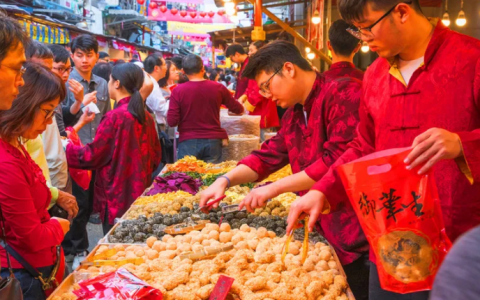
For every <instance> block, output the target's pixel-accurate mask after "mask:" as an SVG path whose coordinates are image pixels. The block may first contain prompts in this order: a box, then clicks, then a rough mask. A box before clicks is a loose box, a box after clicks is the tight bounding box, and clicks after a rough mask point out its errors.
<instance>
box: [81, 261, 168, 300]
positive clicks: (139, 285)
mask: <svg viewBox="0 0 480 300" xmlns="http://www.w3.org/2000/svg"><path fill="white" fill-rule="evenodd" d="M78 285H79V286H80V289H78V290H75V291H73V293H74V294H75V295H76V296H77V297H78V300H90V299H92V300H93V299H96V300H109V299H116V300H162V299H163V295H162V293H161V292H160V291H159V290H158V289H155V288H153V287H152V286H150V285H149V284H147V283H146V282H144V281H143V280H140V279H139V278H138V277H136V276H135V275H133V274H132V273H130V272H129V271H127V270H126V269H123V268H120V269H118V270H117V271H115V272H110V273H106V274H103V275H100V276H97V277H95V278H92V279H88V280H85V281H81V282H79V283H78Z"/></svg>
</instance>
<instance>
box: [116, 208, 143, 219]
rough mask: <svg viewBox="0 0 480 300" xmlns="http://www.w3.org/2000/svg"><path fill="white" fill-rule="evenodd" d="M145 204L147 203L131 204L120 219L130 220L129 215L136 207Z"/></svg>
mask: <svg viewBox="0 0 480 300" xmlns="http://www.w3.org/2000/svg"><path fill="white" fill-rule="evenodd" d="M143 206H145V205H130V208H129V209H128V210H127V211H126V212H125V213H124V214H123V216H122V217H121V218H120V220H122V221H124V220H128V219H127V216H128V214H129V213H130V212H131V211H133V209H134V208H137V207H143Z"/></svg>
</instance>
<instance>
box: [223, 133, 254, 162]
mask: <svg viewBox="0 0 480 300" xmlns="http://www.w3.org/2000/svg"><path fill="white" fill-rule="evenodd" d="M228 140H229V141H228V146H226V147H223V149H222V160H223V161H227V160H236V161H240V160H242V159H243V158H245V157H246V156H248V155H250V153H252V151H254V150H258V148H259V145H260V138H259V137H258V136H254V135H247V134H237V135H230V136H229V137H228Z"/></svg>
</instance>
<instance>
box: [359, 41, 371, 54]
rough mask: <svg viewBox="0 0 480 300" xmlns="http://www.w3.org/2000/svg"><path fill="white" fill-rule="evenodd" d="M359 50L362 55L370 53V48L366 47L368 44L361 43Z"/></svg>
mask: <svg viewBox="0 0 480 300" xmlns="http://www.w3.org/2000/svg"><path fill="white" fill-rule="evenodd" d="M361 50H362V52H363V53H367V52H368V51H370V47H368V44H367V43H366V42H363V44H362V48H361Z"/></svg>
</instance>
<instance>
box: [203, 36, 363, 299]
mask: <svg viewBox="0 0 480 300" xmlns="http://www.w3.org/2000/svg"><path fill="white" fill-rule="evenodd" d="M342 34H344V35H346V36H347V37H348V38H351V37H350V35H349V34H348V33H347V32H346V31H345V28H344V29H343V31H342ZM357 46H358V40H356V41H353V45H351V47H347V48H349V49H350V50H349V51H350V52H352V51H354V49H355V48H356V47H357ZM335 48H336V49H337V50H339V51H338V53H342V52H343V51H341V50H345V49H343V47H340V48H337V47H335ZM346 52H348V51H346ZM343 53H345V52H343ZM350 54H351V53H350ZM333 69H334V70H332V71H331V72H330V71H328V72H325V73H324V74H320V73H318V72H316V71H314V70H313V68H312V66H311V65H310V63H309V62H308V61H307V60H306V59H305V58H304V57H303V56H302V54H301V53H300V50H299V49H298V48H297V47H296V46H295V45H294V44H292V43H290V42H287V41H275V42H272V43H270V44H268V45H266V46H264V47H263V48H261V49H259V50H258V52H257V53H255V54H254V55H252V57H251V58H250V61H249V64H248V65H247V66H246V68H245V70H244V76H245V77H246V78H249V79H252V80H254V81H256V83H257V84H258V86H259V89H260V91H261V93H262V94H263V95H264V96H266V97H269V98H271V99H272V101H274V102H275V103H276V105H278V106H281V107H282V108H288V110H287V112H286V113H285V115H284V116H283V119H282V126H281V128H280V131H279V132H278V133H277V135H276V136H274V137H273V138H271V139H269V140H267V141H265V142H264V143H263V145H262V149H261V150H258V151H253V152H252V153H251V154H250V155H249V156H247V157H246V158H244V159H243V160H241V161H240V162H239V165H238V166H237V167H236V168H235V169H233V170H232V171H231V172H229V173H227V174H225V176H222V177H220V178H219V179H217V180H216V181H215V183H214V184H212V185H211V186H210V187H209V188H208V189H207V190H205V191H204V192H203V193H202V195H201V199H200V205H201V206H203V205H204V204H205V203H206V202H207V201H208V200H209V199H216V198H218V197H220V196H221V195H223V193H224V192H225V189H226V188H227V187H230V186H234V185H238V184H242V183H248V182H254V181H262V180H263V179H265V178H267V177H268V176H269V175H270V174H272V173H273V172H276V171H277V170H279V169H281V168H282V167H285V166H286V165H287V164H290V166H291V169H292V173H294V175H292V176H289V177H287V178H285V179H284V180H280V181H277V182H275V183H272V184H270V185H267V186H265V187H261V188H258V189H255V190H252V191H251V193H250V194H249V195H248V196H247V197H246V198H245V199H244V200H243V201H242V203H241V204H240V207H239V208H240V209H242V207H244V206H245V207H246V208H247V209H248V210H249V211H253V210H254V209H255V208H258V207H262V206H264V205H266V202H267V200H268V199H271V198H274V197H276V196H278V195H279V194H282V193H285V192H298V193H299V194H300V195H302V194H304V193H305V192H306V191H307V190H308V189H309V188H310V187H311V186H312V185H313V184H315V182H316V180H318V179H320V178H321V177H322V176H323V174H324V172H325V171H326V170H328V167H329V166H330V165H331V164H333V163H334V162H335V160H336V159H337V158H338V157H340V156H341V155H342V154H343V151H344V149H346V148H347V144H348V143H349V142H350V141H351V140H352V139H353V138H354V137H355V127H356V124H357V120H358V105H359V103H360V91H361V82H360V81H359V80H357V79H355V78H353V77H352V76H347V77H344V78H340V77H342V76H338V74H339V73H341V72H338V70H339V68H333ZM340 69H341V68H340ZM334 74H336V75H334ZM312 165H316V166H317V167H316V168H315V169H314V170H312V172H308V173H307V172H305V170H306V169H307V168H309V167H310V166H312ZM343 200H344V201H346V202H347V203H348V198H347V197H345V198H344V199H343ZM285 214H286V213H285ZM336 218H337V219H342V220H345V221H344V222H342V223H340V222H335V221H334V220H335V219H336ZM313 223H315V220H314V222H313ZM310 225H311V227H313V225H312V224H310ZM315 228H316V229H317V230H318V231H319V232H320V233H321V234H322V235H323V236H324V237H325V238H326V239H327V240H328V242H329V243H330V244H331V245H332V246H333V247H334V248H335V249H336V251H337V253H338V254H339V258H340V261H341V263H342V265H343V266H344V269H345V271H346V272H347V280H349V284H350V286H351V287H352V290H353V289H354V288H356V289H355V290H354V291H353V292H354V294H355V297H356V299H359V300H366V299H368V297H367V294H368V289H367V286H368V276H369V275H368V273H369V265H368V242H367V241H366V239H365V236H364V235H363V232H362V230H361V228H360V225H359V223H358V219H357V218H356V217H355V213H354V212H353V210H352V208H351V207H348V206H345V209H344V210H342V211H341V212H339V213H338V214H337V215H336V216H331V215H330V216H326V217H325V218H322V219H321V220H319V222H318V223H317V226H316V227H315ZM311 229H312V230H313V228H311ZM276 233H277V234H278V235H279V236H282V235H283V234H285V231H284V230H277V232H276Z"/></svg>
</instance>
